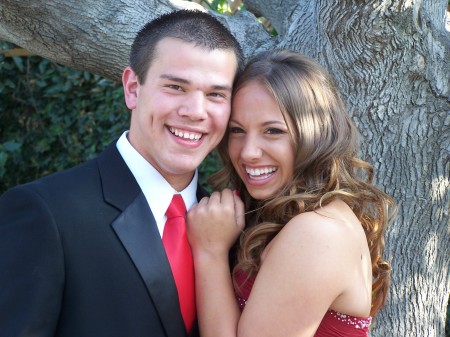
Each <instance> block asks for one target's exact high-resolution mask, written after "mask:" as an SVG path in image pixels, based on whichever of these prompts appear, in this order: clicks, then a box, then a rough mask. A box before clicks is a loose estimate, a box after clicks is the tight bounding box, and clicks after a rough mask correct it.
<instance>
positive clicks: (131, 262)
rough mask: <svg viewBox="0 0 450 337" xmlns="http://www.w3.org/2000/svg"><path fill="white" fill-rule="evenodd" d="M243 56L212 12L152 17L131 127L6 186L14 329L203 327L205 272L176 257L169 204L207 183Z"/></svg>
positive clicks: (65, 336) (135, 63) (3, 216)
mask: <svg viewBox="0 0 450 337" xmlns="http://www.w3.org/2000/svg"><path fill="white" fill-rule="evenodd" d="M242 60H243V57H242V53H241V49H240V47H239V44H238V42H237V41H236V40H235V39H234V37H233V36H232V35H231V34H230V32H229V31H228V30H227V29H226V28H225V27H224V26H222V25H221V24H220V23H219V22H218V21H217V20H216V19H214V18H213V17H212V16H210V15H209V14H206V13H203V12H192V11H177V12H173V13H169V14H167V15H163V16H162V17H160V18H158V19H156V20H154V21H152V22H150V23H149V24H147V25H146V26H145V27H144V28H142V30H141V31H140V32H139V33H138V35H137V36H136V39H135V41H134V43H133V46H132V51H131V56H130V66H129V67H127V68H126V69H125V70H124V72H123V86H124V92H125V101H126V104H127V107H128V108H129V109H130V110H131V111H132V112H131V124H130V130H129V131H127V132H124V134H123V135H122V136H121V137H120V138H119V140H118V141H117V142H113V143H112V144H111V145H110V146H109V147H108V148H107V149H106V150H105V151H104V152H103V153H101V154H100V155H99V156H98V157H97V158H96V159H94V160H91V161H89V162H87V163H85V164H82V165H80V166H77V167H75V168H72V169H70V170H67V171H63V172H59V173H56V174H53V175H50V176H48V177H45V178H42V179H39V180H37V181H35V182H32V183H29V184H26V185H23V186H18V187H15V188H13V189H11V190H10V191H8V192H6V193H5V194H4V195H3V196H2V197H1V198H0V270H1V271H2V272H1V273H0V289H1V295H0V312H1V314H0V331H2V333H1V334H2V335H4V336H8V337H15V336H37V337H39V336H58V337H72V336H73V337H89V336H92V337H101V336H105V337H114V336H117V337H140V336H142V337H144V336H145V337H148V336H154V337H158V336H172V337H180V336H188V335H191V336H195V335H197V334H198V332H197V329H196V324H195V303H192V301H191V300H192V299H193V298H194V293H193V288H191V286H192V284H193V282H191V280H189V282H188V277H185V276H183V275H184V274H180V273H181V272H180V270H181V269H183V268H185V267H186V265H188V263H191V262H187V263H185V262H182V263H181V265H180V266H177V262H176V260H172V257H171V254H172V253H169V248H167V247H168V246H166V243H165V240H166V241H167V240H169V241H170V240H173V239H170V236H169V235H167V237H168V238H166V228H167V227H168V225H165V224H166V219H167V221H169V220H168V217H167V216H166V210H167V209H168V207H169V204H171V200H172V197H173V195H174V194H177V193H179V194H181V196H182V198H183V200H184V204H185V205H186V208H187V209H189V207H190V206H192V205H193V204H195V203H196V202H197V200H199V199H200V198H201V197H202V196H203V195H204V193H203V192H202V190H201V188H200V187H199V185H198V183H197V170H196V169H197V166H198V165H199V164H200V163H201V161H202V160H203V159H204V158H205V157H206V155H207V154H208V153H209V152H210V151H211V150H212V149H213V148H214V147H215V146H216V145H217V143H218V142H219V140H220V139H221V138H222V136H223V134H224V132H225V128H226V125H227V122H228V118H229V115H230V102H231V91H232V85H233V81H234V78H235V76H236V74H237V73H238V71H239V70H240V69H241V67H242ZM167 224H169V222H167ZM165 227H166V228H165ZM176 240H178V239H176ZM180 240H181V239H180ZM180 242H181V241H180ZM174 244H175V246H176V247H177V245H178V241H175V243H174ZM189 253H190V252H189ZM182 255H183V256H186V255H189V254H182ZM174 261H175V262H174ZM179 269H180V270H179ZM188 269H189V268H188ZM189 272H191V273H192V271H189ZM180 275H181V277H180ZM180 280H181V281H180ZM185 281H186V282H185ZM180 287H181V288H183V287H184V289H180ZM186 298H187V300H186ZM189 301H191V302H189ZM185 302H186V303H188V304H185ZM186 308H187V309H186Z"/></svg>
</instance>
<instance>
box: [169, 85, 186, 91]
mask: <svg viewBox="0 0 450 337" xmlns="http://www.w3.org/2000/svg"><path fill="white" fill-rule="evenodd" d="M167 87H168V88H170V89H173V90H177V91H182V90H183V89H182V88H181V87H180V86H179V85H176V84H169V85H168V86H167Z"/></svg>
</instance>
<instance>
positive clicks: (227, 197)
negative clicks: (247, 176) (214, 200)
mask: <svg viewBox="0 0 450 337" xmlns="http://www.w3.org/2000/svg"><path fill="white" fill-rule="evenodd" d="M221 202H222V203H223V204H227V205H233V204H234V198H233V192H232V191H231V190H230V189H229V188H226V189H224V190H223V191H222V200H221Z"/></svg>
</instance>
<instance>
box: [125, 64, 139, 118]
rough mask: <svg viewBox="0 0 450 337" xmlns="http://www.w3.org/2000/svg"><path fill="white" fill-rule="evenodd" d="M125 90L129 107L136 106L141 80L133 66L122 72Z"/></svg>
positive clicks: (131, 108)
mask: <svg viewBox="0 0 450 337" xmlns="http://www.w3.org/2000/svg"><path fill="white" fill-rule="evenodd" d="M122 84H123V92H124V94H125V103H126V105H127V107H128V109H130V110H133V109H135V108H136V104H137V96H138V88H139V81H138V77H137V75H136V73H135V72H134V71H133V69H131V67H126V68H125V69H124V71H123V74H122Z"/></svg>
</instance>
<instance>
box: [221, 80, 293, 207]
mask: <svg viewBox="0 0 450 337" xmlns="http://www.w3.org/2000/svg"><path fill="white" fill-rule="evenodd" d="M228 132H229V140H228V152H229V155H230V159H231V162H232V163H233V166H234V168H235V169H236V171H237V173H238V175H239V176H240V178H241V179H242V181H243V182H244V184H245V186H246V188H247V190H248V192H249V193H250V195H251V196H252V197H253V198H255V199H258V200H262V199H266V198H269V197H271V196H273V195H274V194H275V193H276V192H277V191H278V190H280V189H281V188H282V187H283V186H285V185H286V184H287V183H288V182H289V181H290V180H291V179H292V176H293V171H294V154H295V149H294V145H293V144H292V142H291V139H290V136H289V133H288V126H287V124H286V122H285V121H284V118H283V115H282V113H281V111H280V108H279V106H278V104H277V102H276V101H275V99H274V98H273V96H272V95H271V94H270V93H269V91H267V89H266V88H265V87H264V86H263V85H261V84H259V83H258V82H256V81H252V82H249V83H247V84H245V85H244V86H243V87H242V88H240V89H239V90H238V92H237V93H236V94H235V96H234V98H233V103H232V112H231V118H230V122H229V131H228Z"/></svg>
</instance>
